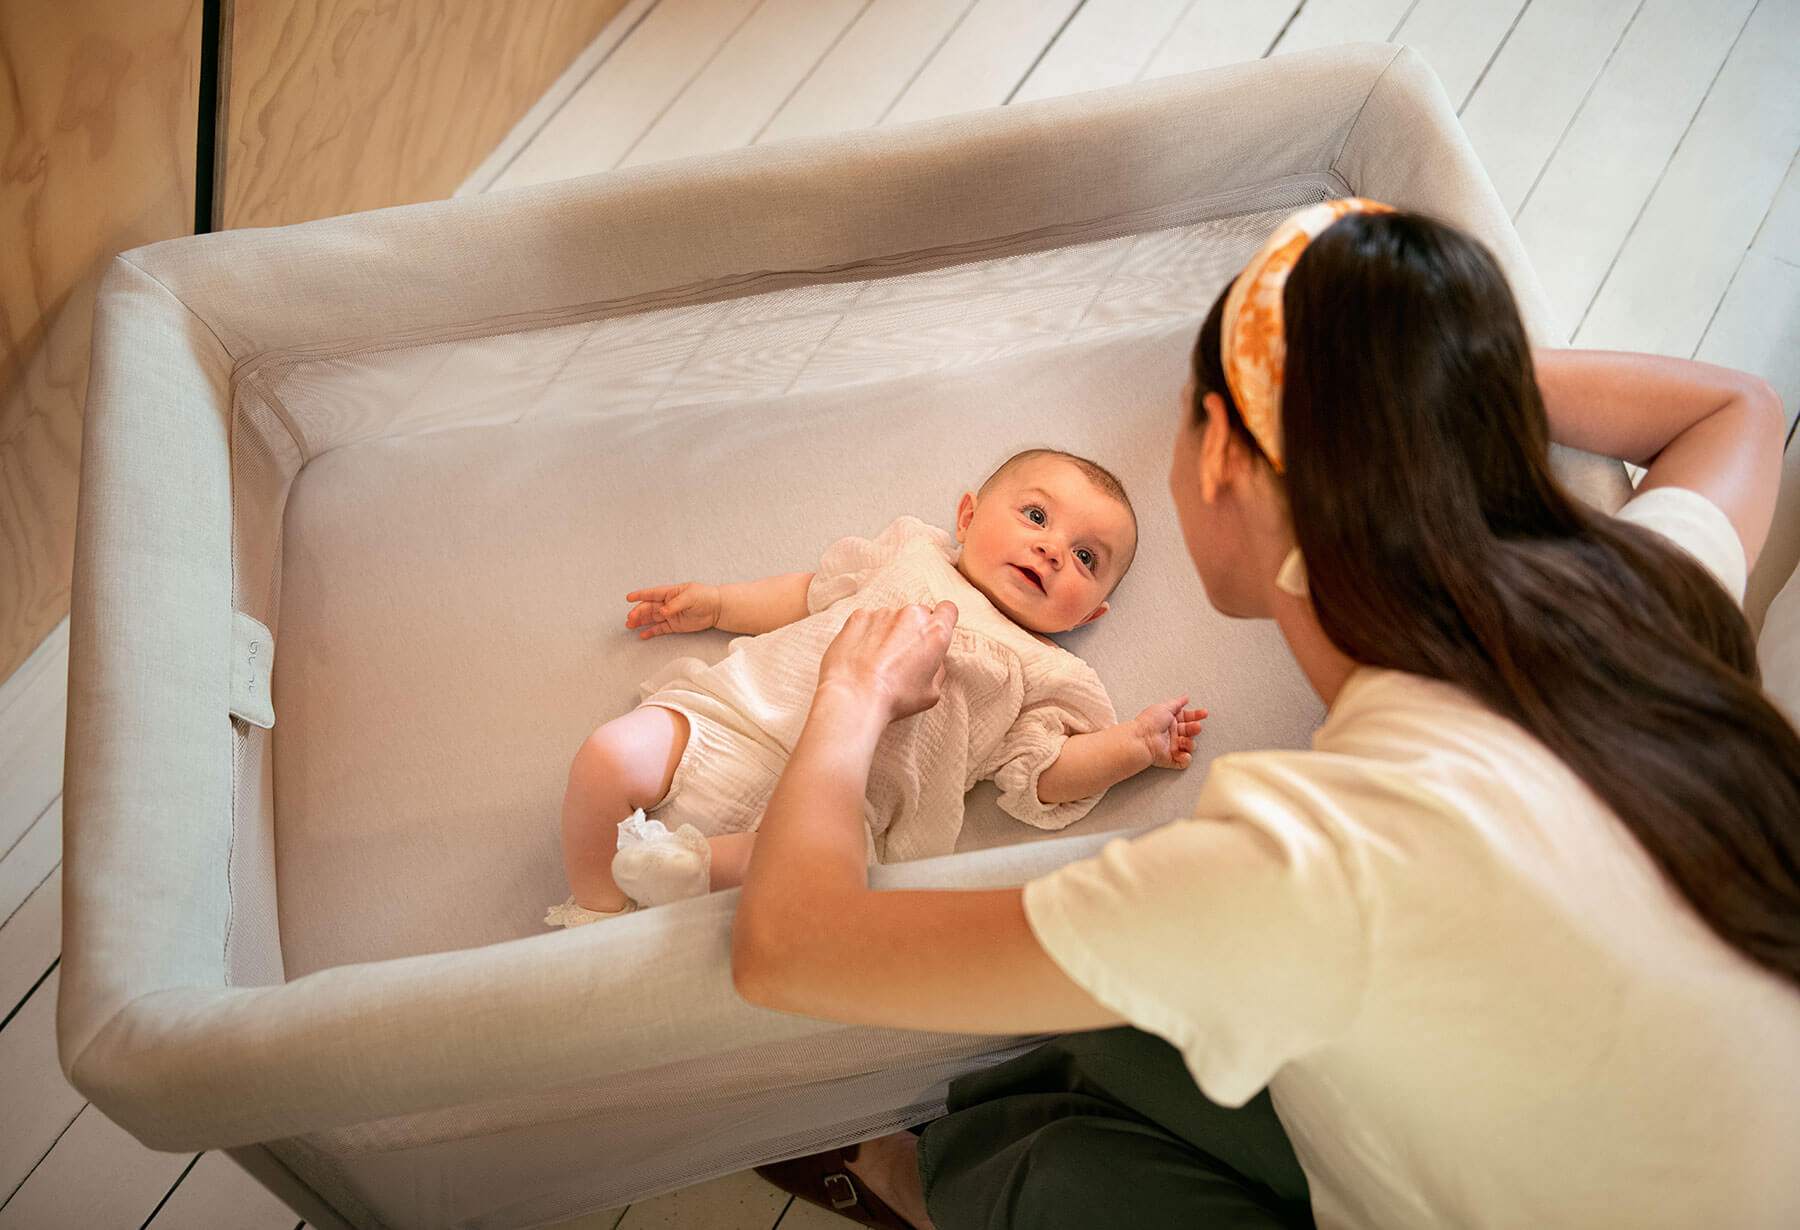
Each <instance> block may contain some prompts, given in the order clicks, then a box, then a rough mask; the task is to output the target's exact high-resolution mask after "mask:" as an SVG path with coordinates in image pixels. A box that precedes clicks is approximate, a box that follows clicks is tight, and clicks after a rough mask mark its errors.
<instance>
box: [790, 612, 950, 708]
mask: <svg viewBox="0 0 1800 1230" xmlns="http://www.w3.org/2000/svg"><path fill="white" fill-rule="evenodd" d="M955 629H956V606H955V604H954V603H951V602H940V603H939V604H938V605H937V606H936V607H935V608H932V609H929V610H928V609H926V608H925V607H924V606H921V605H918V604H914V605H912V606H904V607H895V608H890V609H875V608H865V609H861V610H857V611H853V612H851V614H850V618H849V619H848V620H847V621H845V624H844V627H843V630H842V631H840V632H839V633H838V635H837V637H836V639H834V640H833V641H832V642H831V645H830V647H829V648H827V649H826V651H825V656H824V658H823V659H822V660H821V661H820V663H819V684H820V686H821V687H823V686H825V685H826V684H828V683H829V684H834V685H841V686H846V687H849V688H852V689H854V690H855V691H856V692H857V694H858V695H860V696H862V697H864V698H865V699H867V700H868V701H869V702H870V703H871V704H874V705H877V706H879V707H880V708H881V709H882V710H883V712H884V713H886V715H887V716H888V719H889V720H890V721H891V720H893V719H895V718H901V717H905V716H907V715H909V714H913V713H918V712H920V711H921V710H924V709H929V708H930V707H931V706H932V705H935V704H936V703H937V700H938V696H939V694H940V692H941V691H942V688H943V682H944V675H945V662H944V655H945V653H946V652H947V651H948V650H949V648H950V637H951V634H952V633H953V632H954V631H955Z"/></svg>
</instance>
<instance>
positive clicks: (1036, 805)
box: [982, 657, 1118, 829]
mask: <svg viewBox="0 0 1800 1230" xmlns="http://www.w3.org/2000/svg"><path fill="white" fill-rule="evenodd" d="M1034 691H1038V692H1041V697H1040V698H1039V699H1036V700H1032V699H1030V695H1031V693H1032V692H1034ZM1027 696H1028V699H1027V702H1026V705H1025V707H1024V709H1023V710H1022V711H1021V712H1020V713H1019V716H1018V718H1017V720H1015V721H1014V722H1013V724H1012V726H1011V727H1010V728H1009V729H1008V730H1007V732H1006V735H1005V737H1004V738H1003V739H1002V740H1001V741H1000V749H999V751H998V753H997V754H996V756H995V760H994V763H993V764H991V765H989V766H987V769H986V771H985V772H984V773H982V776H983V777H987V778H992V779H993V782H994V784H995V785H996V786H998V787H999V788H1000V799H999V802H1000V810H1002V811H1004V812H1005V813H1006V814H1007V815H1009V816H1012V817H1013V818H1015V819H1018V820H1023V821H1024V822H1025V823H1026V824H1029V825H1031V826H1032V827H1033V828H1040V829H1063V828H1067V827H1068V826H1069V825H1071V824H1074V823H1075V822H1076V821H1077V820H1079V819H1081V818H1082V817H1083V816H1085V815H1087V814H1088V812H1090V811H1092V810H1093V808H1094V804H1096V803H1098V802H1099V801H1100V799H1101V797H1102V796H1103V795H1104V794H1105V793H1106V792H1105V791H1101V792H1100V793H1099V794H1093V795H1089V796H1088V797H1087V798H1085V799H1073V800H1071V801H1069V802H1067V803H1044V802H1040V801H1039V799H1038V778H1040V777H1042V776H1043V773H1044V770H1045V769H1048V768H1049V767H1050V766H1051V765H1053V764H1055V763H1056V758H1057V757H1058V756H1060V755H1062V749H1063V744H1064V743H1067V742H1068V740H1069V736H1070V735H1080V734H1087V733H1089V732H1090V731H1095V730H1101V729H1104V728H1105V727H1108V726H1111V725H1112V724H1113V723H1114V722H1115V721H1117V720H1118V719H1117V718H1116V717H1115V716H1114V714H1113V707H1112V701H1111V700H1109V699H1108V698H1107V695H1106V688H1105V686H1104V685H1102V684H1101V682H1100V677H1099V676H1098V675H1096V674H1094V671H1093V668H1092V667H1090V666H1088V664H1087V663H1085V662H1082V661H1081V660H1080V659H1078V658H1074V657H1070V658H1068V659H1067V661H1066V662H1064V663H1063V664H1062V669H1060V670H1057V671H1056V672H1055V678H1054V680H1053V681H1052V682H1049V683H1043V684H1040V685H1039V686H1038V687H1037V688H1030V687H1029V686H1028V692H1027Z"/></svg>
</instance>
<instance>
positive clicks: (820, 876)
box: [739, 686, 887, 918]
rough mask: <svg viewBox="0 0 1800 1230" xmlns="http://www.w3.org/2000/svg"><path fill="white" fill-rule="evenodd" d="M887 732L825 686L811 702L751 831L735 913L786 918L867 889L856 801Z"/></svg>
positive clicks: (863, 707) (852, 700) (856, 700)
mask: <svg viewBox="0 0 1800 1230" xmlns="http://www.w3.org/2000/svg"><path fill="white" fill-rule="evenodd" d="M886 728H887V723H886V721H885V720H884V719H883V718H882V717H881V715H880V714H879V713H876V712H875V711H874V710H872V709H871V708H870V707H869V705H868V704H867V703H866V702H864V701H863V700H862V699H861V698H860V697H857V696H854V695H852V694H850V693H848V692H845V691H841V690H835V689H831V688H829V687H828V686H827V687H822V688H821V689H820V691H819V692H818V693H817V694H816V695H815V696H814V698H813V705H812V710H811V712H810V713H808V715H807V718H806V725H805V727H804V728H802V730H801V732H800V739H799V741H798V742H797V743H796V744H795V746H794V754H793V755H792V756H791V757H790V758H789V759H788V764H787V768H786V770H785V771H784V772H783V773H782V775H781V781H780V782H779V783H778V784H777V785H776V787H775V793H774V794H773V795H772V796H770V799H769V806H768V810H767V811H766V812H765V813H764V814H763V822H762V825H761V826H760V827H759V828H758V830H757V835H756V854H755V856H754V858H753V859H752V861H751V864H750V869H749V872H748V873H747V874H746V876H745V878H744V888H743V899H742V904H741V905H740V907H739V909H740V911H748V912H749V913H750V914H751V915H752V917H753V918H754V917H757V916H760V915H762V914H763V913H776V912H780V913H791V912H792V910H793V909H795V908H799V907H800V906H803V905H805V904H807V903H809V902H812V901H816V900H817V899H818V898H819V896H820V894H821V893H824V892H830V891H835V890H838V889H857V888H864V887H867V885H868V862H867V858H866V852H867V848H868V847H867V839H866V837H865V835H864V823H863V796H864V794H865V792H866V791H867V788H868V781H869V766H870V764H871V763H872V762H873V760H874V757H875V745H876V743H877V742H879V741H880V739H881V733H882V731H883V730H885V729H886ZM741 916H742V914H741V913H740V917H741Z"/></svg>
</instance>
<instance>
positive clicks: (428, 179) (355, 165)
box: [218, 0, 625, 227]
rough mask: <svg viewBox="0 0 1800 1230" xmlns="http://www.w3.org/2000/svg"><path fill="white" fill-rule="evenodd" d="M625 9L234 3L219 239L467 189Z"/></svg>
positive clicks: (618, 3) (517, 0)
mask: <svg viewBox="0 0 1800 1230" xmlns="http://www.w3.org/2000/svg"><path fill="white" fill-rule="evenodd" d="M624 6H625V0H458V2H457V3H454V4H445V3H429V2H427V0H403V2H399V3H374V2H372V0H235V2H234V3H232V5H231V7H232V16H231V38H230V43H229V62H228V63H227V64H226V65H225V67H224V68H223V70H222V72H223V74H224V75H225V76H226V77H227V78H228V79H229V86H228V88H227V91H226V94H227V100H226V106H225V111H224V125H223V131H224V133H225V137H224V140H223V141H221V142H220V160H221V168H220V179H221V186H222V191H221V193H220V197H221V203H220V209H219V218H218V221H219V224H220V225H221V226H222V227H240V226H281V225H284V224H286V223H290V222H304V221H306V220H308V219H311V218H324V217H329V216H331V215H333V214H342V213H352V212H354V211H356V210H362V209H376V208H380V207H382V206H386V205H399V204H405V203H409V202H413V201H427V200H436V199H438V198H440V197H447V196H449V195H450V194H451V193H453V192H454V191H455V190H456V187H457V185H458V184H460V183H461V182H462V181H463V178H464V177H465V176H467V175H468V174H469V172H470V171H472V170H474V169H475V167H476V166H477V165H478V164H479V163H480V162H481V160H482V159H483V158H484V157H485V156H486V155H487V153H488V151H489V150H491V149H492V148H493V147H494V146H495V145H496V144H498V143H499V141H500V139H501V138H502V137H503V136H505V135H506V133H507V131H508V130H509V129H511V127H512V125H513V124H514V123H515V122H517V120H518V119H519V117H520V116H522V115H524V114H525V111H526V109H527V108H529V107H530V106H531V104H532V103H533V102H535V101H536V100H537V97H538V95H540V94H542V93H543V92H544V90H545V89H546V88H547V87H548V86H549V85H550V83H551V82H552V81H554V80H555V79H556V77H557V74H559V73H561V72H562V70H563V69H564V68H565V67H567V65H568V64H569V62H570V61H571V60H573V59H574V58H575V57H576V56H577V55H578V54H580V53H581V51H582V50H583V49H585V48H586V47H587V45H588V44H589V43H590V42H592V41H593V40H594V38H595V37H596V36H597V35H598V34H599V33H600V31H601V29H602V28H603V27H604V26H605V25H606V23H607V22H608V21H610V20H612V18H613V16H614V15H615V14H617V13H618V11H619V10H620V9H621V8H623V7H624Z"/></svg>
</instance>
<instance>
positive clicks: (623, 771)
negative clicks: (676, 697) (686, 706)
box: [577, 705, 688, 808]
mask: <svg viewBox="0 0 1800 1230" xmlns="http://www.w3.org/2000/svg"><path fill="white" fill-rule="evenodd" d="M687 744H688V720H687V717H686V715H685V714H681V713H677V712H676V711H675V710H673V709H664V708H663V707H662V706H660V705H640V706H639V707H638V708H636V709H633V710H632V711H631V712H630V713H627V714H625V715H624V716H623V717H616V718H614V719H613V720H612V721H610V722H608V723H607V724H606V725H604V726H602V727H600V729H598V730H596V731H595V732H594V733H593V734H591V735H589V736H588V745H589V746H588V748H584V749H583V751H584V754H585V753H587V752H588V751H589V750H590V749H591V750H592V751H593V752H594V753H595V754H594V755H593V756H592V757H591V759H592V761H593V762H594V766H595V768H596V769H597V770H598V771H599V772H603V773H607V774H610V775H612V776H613V779H614V781H615V783H616V784H617V785H618V786H619V787H620V788H622V790H623V792H624V794H625V796H626V799H627V800H628V801H629V802H630V804H631V806H633V807H644V808H649V807H654V806H656V804H658V803H659V802H661V801H662V800H663V798H664V796H666V795H667V794H668V793H669V785H670V783H671V782H673V781H674V780H675V769H676V767H677V766H679V765H680V764H681V756H682V753H683V752H685V751H686V750H687ZM577 760H578V762H579V760H580V757H578V758H577Z"/></svg>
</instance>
